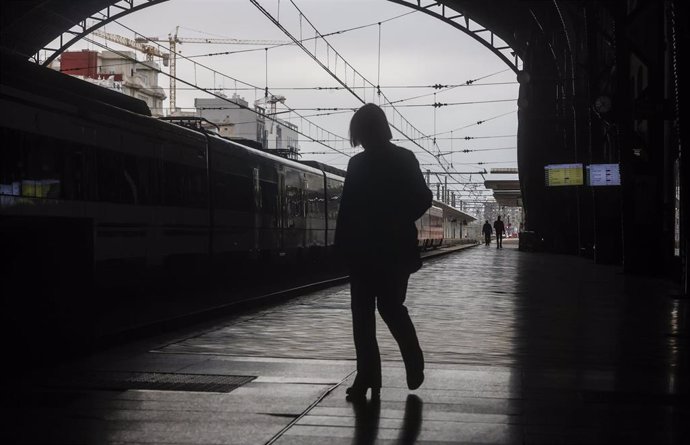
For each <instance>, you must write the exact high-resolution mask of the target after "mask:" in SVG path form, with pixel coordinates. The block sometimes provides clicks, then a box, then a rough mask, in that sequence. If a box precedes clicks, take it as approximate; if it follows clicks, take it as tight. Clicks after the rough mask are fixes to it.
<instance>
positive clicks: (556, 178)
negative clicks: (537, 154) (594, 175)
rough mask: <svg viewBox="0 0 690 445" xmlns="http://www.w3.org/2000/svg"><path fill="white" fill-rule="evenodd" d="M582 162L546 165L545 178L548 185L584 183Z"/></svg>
mask: <svg viewBox="0 0 690 445" xmlns="http://www.w3.org/2000/svg"><path fill="white" fill-rule="evenodd" d="M582 170H583V168H582V164H549V165H546V166H544V178H545V180H546V186H547V187H560V186H564V185H583V184H584V175H583V172H582Z"/></svg>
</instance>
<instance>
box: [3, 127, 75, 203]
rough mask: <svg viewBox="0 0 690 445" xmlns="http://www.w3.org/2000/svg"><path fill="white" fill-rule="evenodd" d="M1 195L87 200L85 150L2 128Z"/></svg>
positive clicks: (47, 138)
mask: <svg viewBox="0 0 690 445" xmlns="http://www.w3.org/2000/svg"><path fill="white" fill-rule="evenodd" d="M0 138H1V140H2V141H3V145H4V147H3V150H1V151H0V194H2V195H14V196H26V197H32V198H53V199H70V200H76V199H83V197H84V194H85V193H84V190H85V184H84V172H83V170H84V149H83V148H82V147H81V146H79V145H78V144H75V143H72V142H69V141H63V140H59V139H55V138H52V137H47V136H41V135H36V134H30V133H25V132H22V131H18V130H14V129H8V128H2V129H0Z"/></svg>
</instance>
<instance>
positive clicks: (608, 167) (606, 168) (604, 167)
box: [587, 164, 621, 187]
mask: <svg viewBox="0 0 690 445" xmlns="http://www.w3.org/2000/svg"><path fill="white" fill-rule="evenodd" d="M587 185H591V186H594V187H600V186H607V185H621V169H620V165H619V164H590V165H588V166H587Z"/></svg>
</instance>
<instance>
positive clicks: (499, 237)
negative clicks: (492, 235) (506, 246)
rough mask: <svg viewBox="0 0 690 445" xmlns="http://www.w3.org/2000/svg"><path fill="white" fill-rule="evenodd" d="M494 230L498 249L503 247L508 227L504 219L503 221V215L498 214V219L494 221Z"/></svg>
mask: <svg viewBox="0 0 690 445" xmlns="http://www.w3.org/2000/svg"><path fill="white" fill-rule="evenodd" d="M494 230H495V231H496V248H497V249H502V248H503V235H505V233H506V227H505V226H504V225H503V221H501V216H500V215H499V216H498V219H496V221H494Z"/></svg>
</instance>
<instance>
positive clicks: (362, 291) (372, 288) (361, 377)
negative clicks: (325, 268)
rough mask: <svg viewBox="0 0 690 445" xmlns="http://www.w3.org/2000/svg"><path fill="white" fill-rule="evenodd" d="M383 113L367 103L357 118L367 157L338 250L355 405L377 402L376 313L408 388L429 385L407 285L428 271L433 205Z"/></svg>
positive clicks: (343, 214)
mask: <svg viewBox="0 0 690 445" xmlns="http://www.w3.org/2000/svg"><path fill="white" fill-rule="evenodd" d="M391 138H392V134H391V131H390V128H389V126H388V120H387V119H386V115H385V114H384V112H383V110H381V108H379V107H378V106H376V105H374V104H366V105H364V106H363V107H362V108H360V109H359V110H357V112H356V113H355V114H354V116H353V117H352V121H351V122H350V141H351V143H352V146H357V145H360V144H361V145H362V146H363V147H364V152H363V153H359V154H357V155H355V156H353V157H352V159H350V162H349V164H348V168H347V175H346V177H345V185H344V189H343V194H342V197H341V202H340V210H339V212H338V221H337V226H336V236H335V246H336V249H338V251H339V253H340V254H341V255H342V256H343V258H344V260H345V262H346V264H347V266H348V268H349V271H350V294H351V308H352V330H353V336H354V342H355V349H356V351H357V377H356V378H355V382H354V384H353V385H352V387H350V388H348V392H347V393H348V399H350V400H352V399H355V398H361V397H365V396H366V392H367V390H368V388H371V389H372V397H378V395H379V391H380V388H381V357H380V355H379V347H378V343H377V341H376V326H375V323H376V313H375V311H376V308H377V307H378V311H379V314H381V318H383V321H384V322H385V323H386V325H388V328H389V329H390V331H391V334H392V335H393V337H394V338H395V340H396V341H397V342H398V346H399V347H400V352H401V354H402V357H403V360H404V362H405V370H406V372H407V385H408V387H409V388H410V389H416V388H418V387H419V386H420V385H421V384H422V381H423V380H424V356H423V354H422V349H421V348H420V346H419V341H418V340H417V333H416V331H415V328H414V325H413V324H412V320H410V316H409V314H408V312H407V308H406V307H405V305H404V303H405V296H406V293H407V281H408V279H409V276H410V274H411V273H414V272H416V271H417V270H419V268H420V267H421V266H422V263H421V260H420V258H419V251H418V249H417V228H416V226H415V220H417V219H418V218H419V217H420V216H422V215H423V214H424V212H425V211H426V210H427V209H428V208H429V207H430V206H431V199H432V194H431V191H430V190H429V188H428V187H427V186H426V183H425V181H424V177H423V175H422V172H421V170H420V169H419V163H418V162H417V159H416V158H415V156H414V154H413V153H412V152H410V151H409V150H406V149H404V148H401V147H398V146H396V145H394V144H392V143H391V142H390V139H391Z"/></svg>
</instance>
